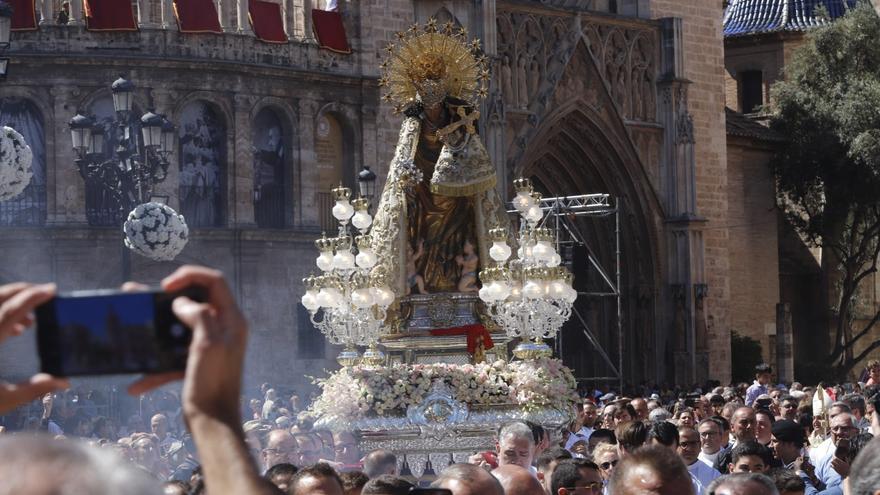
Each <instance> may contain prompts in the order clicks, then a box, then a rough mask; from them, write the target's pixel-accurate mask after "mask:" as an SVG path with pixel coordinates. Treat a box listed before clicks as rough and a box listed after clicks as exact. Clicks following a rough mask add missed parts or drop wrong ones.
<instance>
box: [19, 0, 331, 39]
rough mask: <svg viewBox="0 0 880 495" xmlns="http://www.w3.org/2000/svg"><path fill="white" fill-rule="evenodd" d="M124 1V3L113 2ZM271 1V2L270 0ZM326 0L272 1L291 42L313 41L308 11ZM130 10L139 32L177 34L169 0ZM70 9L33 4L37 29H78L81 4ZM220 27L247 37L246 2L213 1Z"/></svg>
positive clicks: (44, 0)
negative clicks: (279, 10)
mask: <svg viewBox="0 0 880 495" xmlns="http://www.w3.org/2000/svg"><path fill="white" fill-rule="evenodd" d="M116 1H120V2H121V1H126V0H116ZM269 1H273V0H269ZM325 1H326V0H274V2H273V3H278V4H280V5H281V18H282V20H283V22H284V29H285V31H286V32H287V35H288V37H289V38H290V39H291V40H309V39H312V26H311V22H312V21H311V11H312V9H313V8H317V9H320V8H323V7H324V2H325ZM131 2H132V9H133V12H134V13H135V15H136V20H137V23H138V25H139V27H141V28H145V29H167V30H174V31H176V30H177V21H176V19H175V17H174V10H173V9H174V6H173V1H172V0H131ZM64 3H67V4H68V5H69V9H68V12H62V2H60V1H55V0H36V14H37V21H38V22H39V24H40V26H46V25H59V23H64V22H65V21H66V25H68V26H79V25H83V24H84V23H85V20H84V18H83V0H70V1H69V2H64ZM214 6H215V8H216V9H217V17H218V20H219V21H220V27H222V28H223V30H224V31H228V32H230V33H242V32H244V33H250V32H251V28H250V23H249V22H248V0H214Z"/></svg>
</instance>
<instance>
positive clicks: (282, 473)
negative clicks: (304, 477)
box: [264, 462, 298, 493]
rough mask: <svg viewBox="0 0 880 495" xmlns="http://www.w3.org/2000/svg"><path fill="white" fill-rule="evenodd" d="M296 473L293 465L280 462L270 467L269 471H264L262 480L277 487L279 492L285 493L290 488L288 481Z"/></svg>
mask: <svg viewBox="0 0 880 495" xmlns="http://www.w3.org/2000/svg"><path fill="white" fill-rule="evenodd" d="M297 471H298V469H297V467H296V466H294V465H293V464H290V463H288V462H282V463H280V464H275V465H274V466H272V467H270V468H269V470H268V471H266V474H265V475H264V478H266V479H267V480H269V481H270V482H271V483H272V484H273V485H275V486H277V487H278V489H279V490H281V491H283V492H285V493H287V489H288V488H289V487H290V481H291V480H292V479H293V476H294V475H295V474H296V472H297Z"/></svg>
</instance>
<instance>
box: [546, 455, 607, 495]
mask: <svg viewBox="0 0 880 495" xmlns="http://www.w3.org/2000/svg"><path fill="white" fill-rule="evenodd" d="M615 450H616V449H615ZM565 459H571V452H569V451H568V450H566V449H563V448H561V447H550V448H549V449H547V450H545V451H544V453H543V454H541V455H540V456H539V457H538V461H537V463H536V468H537V470H538V481H540V482H541V485H542V486H543V487H544V490H545V491H547V493H549V492H550V480H551V478H552V477H553V470H555V469H556V466H557V465H558V464H559V462H560V461H563V460H565Z"/></svg>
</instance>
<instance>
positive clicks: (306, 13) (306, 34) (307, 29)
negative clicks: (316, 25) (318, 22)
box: [302, 0, 319, 42]
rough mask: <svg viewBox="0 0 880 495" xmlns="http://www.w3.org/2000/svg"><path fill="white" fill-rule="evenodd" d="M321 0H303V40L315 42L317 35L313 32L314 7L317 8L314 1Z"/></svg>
mask: <svg viewBox="0 0 880 495" xmlns="http://www.w3.org/2000/svg"><path fill="white" fill-rule="evenodd" d="M315 1H319V0H302V9H303V25H302V26H303V34H302V39H303V41H309V42H314V41H315V35H314V34H312V9H313V8H315V7H314V6H313V3H314V2H315Z"/></svg>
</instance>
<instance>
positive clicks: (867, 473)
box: [849, 438, 880, 495]
mask: <svg viewBox="0 0 880 495" xmlns="http://www.w3.org/2000/svg"><path fill="white" fill-rule="evenodd" d="M849 493H850V495H877V494H878V493H880V438H875V439H873V440H871V441H870V442H868V445H866V446H865V448H863V449H862V451H861V452H860V453H859V455H858V457H856V460H855V461H854V462H853V463H852V468H851V469H850V471H849Z"/></svg>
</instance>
